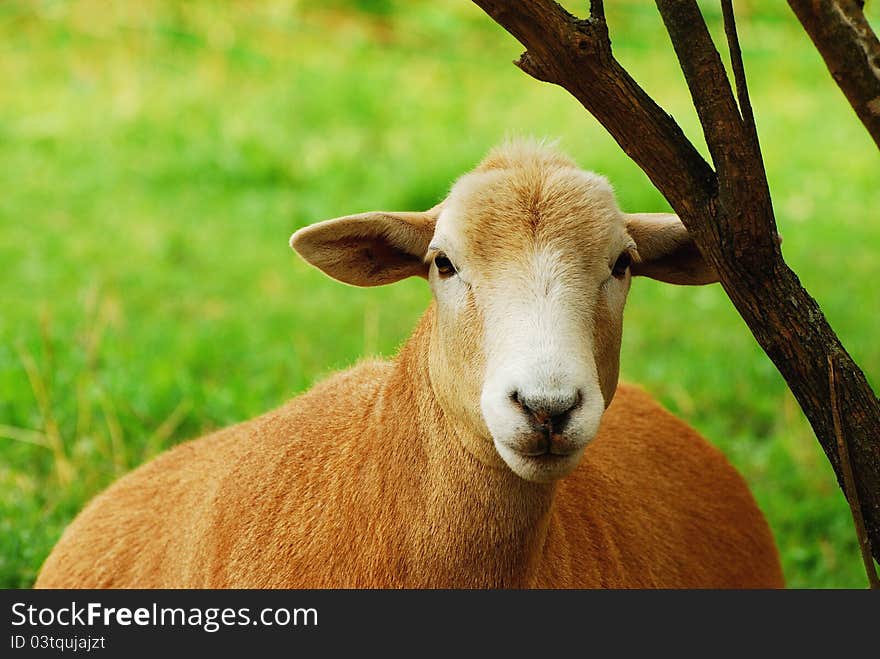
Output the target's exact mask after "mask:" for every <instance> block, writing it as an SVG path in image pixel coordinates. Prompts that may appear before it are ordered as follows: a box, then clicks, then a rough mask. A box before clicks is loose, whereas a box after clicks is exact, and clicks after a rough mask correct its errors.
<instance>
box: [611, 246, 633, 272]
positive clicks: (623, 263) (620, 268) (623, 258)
mask: <svg viewBox="0 0 880 659" xmlns="http://www.w3.org/2000/svg"><path fill="white" fill-rule="evenodd" d="M630 265H632V256H630V253H629V252H621V254H620V256H618V257H617V261H615V262H614V267H613V268H611V274H612V275H614V276H615V277H616V278H617V279H623V278H624V277H625V276H626V271H627V269H628V268H629V266H630Z"/></svg>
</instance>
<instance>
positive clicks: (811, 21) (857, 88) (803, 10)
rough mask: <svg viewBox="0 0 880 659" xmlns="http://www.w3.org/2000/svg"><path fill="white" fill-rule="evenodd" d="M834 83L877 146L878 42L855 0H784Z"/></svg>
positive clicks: (879, 130)
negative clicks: (823, 61) (820, 56)
mask: <svg viewBox="0 0 880 659" xmlns="http://www.w3.org/2000/svg"><path fill="white" fill-rule="evenodd" d="M788 4H789V6H790V7H791V9H792V11H794V13H795V16H797V18H798V20H799V21H800V22H801V25H803V27H804V30H806V32H807V34H808V35H810V39H812V41H813V43H814V44H815V46H816V49H817V50H818V51H819V53H820V54H821V55H822V59H824V60H825V65H826V66H827V67H828V70H829V71H830V72H831V75H832V76H833V77H834V80H835V82H836V83H837V86H838V87H840V89H841V91H842V92H843V93H844V95H845V96H846V99H847V100H848V101H849V104H850V105H851V106H852V108H853V110H855V112H856V114H857V115H858V116H859V119H861V121H862V123H863V124H864V125H865V128H867V129H868V132H869V133H870V134H871V137H872V138H873V139H874V143H875V144H876V145H877V148H880V41H878V40H877V35H876V34H874V31H873V30H872V29H871V26H870V24H869V23H868V21H867V19H866V18H865V14H864V12H863V11H862V6H863V5H864V3H863V2H858V1H857V0H788Z"/></svg>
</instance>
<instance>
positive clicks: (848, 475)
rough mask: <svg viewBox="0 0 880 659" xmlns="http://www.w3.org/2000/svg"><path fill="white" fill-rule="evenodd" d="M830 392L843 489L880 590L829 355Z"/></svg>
mask: <svg viewBox="0 0 880 659" xmlns="http://www.w3.org/2000/svg"><path fill="white" fill-rule="evenodd" d="M828 391H829V394H830V398H831V415H832V419H833V420H834V434H835V435H836V436H837V453H838V454H839V456H840V466H841V471H842V472H843V487H844V494H845V495H846V500H847V502H848V503H849V509H850V512H851V513H852V518H853V523H854V524H855V526H856V535H857V536H858V538H859V550H860V551H861V553H862V563H864V565H865V574H867V575H868V585H869V586H870V587H871V589H872V590H873V589H878V588H880V580H878V578H877V569H876V568H875V567H874V559H873V558H872V557H871V538H869V537H868V532H867V531H866V530H865V518H864V517H863V516H862V503H861V497H859V490H858V488H857V487H856V477H855V475H854V474H853V470H852V462H850V459H849V447H848V446H847V444H846V437H844V436H843V431H842V430H841V423H840V409H839V406H838V404H837V378H835V377H834V356H833V355H828Z"/></svg>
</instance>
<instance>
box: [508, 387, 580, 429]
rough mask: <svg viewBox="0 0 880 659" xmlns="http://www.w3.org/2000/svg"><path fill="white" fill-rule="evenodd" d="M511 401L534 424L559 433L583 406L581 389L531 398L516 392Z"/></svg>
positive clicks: (511, 396) (512, 394) (511, 395)
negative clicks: (574, 412)
mask: <svg viewBox="0 0 880 659" xmlns="http://www.w3.org/2000/svg"><path fill="white" fill-rule="evenodd" d="M510 400H511V401H512V402H513V403H514V404H515V405H516V406H517V407H519V408H520V409H521V410H522V411H523V413H525V414H526V415H527V416H529V417H530V419H531V421H532V423H533V424H535V425H537V426H539V427H541V428H542V429H544V430H547V431H549V432H559V431H561V430H562V429H563V428H564V427H565V424H566V423H568V420H569V418H570V417H571V413H572V412H573V411H574V410H575V409H577V408H578V407H580V406H581V404H582V402H583V395H582V393H581V391H580V389H578V390H575V391H573V392H553V393H552V394H542V395H529V396H524V395H523V394H521V393H520V392H519V391H514V392H512V393H511V394H510Z"/></svg>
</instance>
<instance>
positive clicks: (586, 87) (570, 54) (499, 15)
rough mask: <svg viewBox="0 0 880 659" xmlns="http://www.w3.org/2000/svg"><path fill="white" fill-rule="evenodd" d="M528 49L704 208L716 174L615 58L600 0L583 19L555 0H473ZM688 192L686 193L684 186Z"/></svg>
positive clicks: (540, 71) (675, 192)
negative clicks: (528, 0) (587, 16)
mask: <svg viewBox="0 0 880 659" xmlns="http://www.w3.org/2000/svg"><path fill="white" fill-rule="evenodd" d="M474 2H475V4H477V5H479V6H480V7H481V8H482V9H483V10H484V11H485V12H486V13H487V14H489V16H491V17H492V18H493V19H494V20H495V21H496V22H497V23H498V24H499V25H501V26H502V27H504V28H505V29H506V30H507V31H508V32H510V34H512V35H513V36H514V37H516V39H517V40H518V41H519V42H520V43H521V44H522V45H523V46H525V48H526V49H527V51H526V53H524V54H523V55H522V57H521V58H520V59H519V61H518V62H517V65H518V66H519V67H520V68H521V69H522V70H523V71H525V72H526V73H528V74H529V75H531V76H532V77H534V78H537V79H538V80H542V81H545V82H553V83H555V84H558V85H561V86H562V87H564V88H565V89H567V90H568V91H569V92H570V93H571V94H572V95H573V96H574V97H575V98H577V99H578V101H580V102H581V103H582V104H583V106H584V107H585V108H586V109H587V110H588V111H589V112H590V113H591V114H592V115H593V116H595V117H596V119H598V120H599V122H600V123H601V124H602V125H603V126H604V127H605V128H606V129H607V130H608V132H609V133H610V134H611V136H612V137H614V139H615V140H616V141H617V143H618V144H619V145H620V147H621V148H622V149H623V150H624V151H625V152H626V153H627V155H629V156H630V157H631V158H632V159H633V160H635V161H636V162H638V163H640V164H642V163H644V164H643V165H642V168H643V169H644V170H645V173H646V174H647V175H648V177H649V178H650V179H651V181H652V182H653V183H654V185H655V186H657V189H658V190H660V192H661V193H663V194H664V195H665V196H666V198H667V199H671V198H673V197H683V198H684V199H685V201H684V202H683V203H685V204H686V205H687V207H688V208H689V209H690V210H691V213H692V214H700V213H705V212H706V211H705V208H706V206H707V205H708V204H709V203H710V202H711V199H712V198H713V197H714V195H715V188H716V184H717V183H716V180H715V174H714V172H713V171H712V168H711V167H709V164H708V163H707V162H706V161H705V160H704V159H703V157H702V156H701V155H700V154H699V152H698V151H697V150H696V149H695V148H694V146H693V145H692V144H691V143H690V142H689V141H688V139H687V137H685V135H684V133H683V132H682V130H681V128H680V127H679V126H678V124H676V123H675V120H674V119H673V118H672V117H671V116H669V114H667V113H666V112H664V111H663V109H662V108H661V107H660V106H658V105H657V104H656V103H655V102H654V100H653V99H652V98H651V97H650V96H648V94H647V93H645V91H644V90H643V89H642V88H641V87H640V86H639V85H638V83H637V82H636V81H635V80H633V79H632V77H631V76H630V75H629V74H628V73H627V72H626V70H624V68H623V67H622V66H621V65H620V64H619V63H618V62H617V60H615V59H614V56H613V55H612V52H611V40H610V39H609V38H608V27H607V25H606V24H605V19H604V10H603V7H602V3H601V2H597V1H596V0H594V1H593V2H592V3H591V11H592V15H591V17H590V18H589V19H586V20H581V19H578V18H576V17H574V16H572V15H571V14H569V13H568V12H567V11H565V10H564V9H563V8H562V7H560V6H559V5H558V4H556V3H555V2H553V1H552V0H533V1H530V2H520V1H518V0H474ZM682 193H684V194H682Z"/></svg>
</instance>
